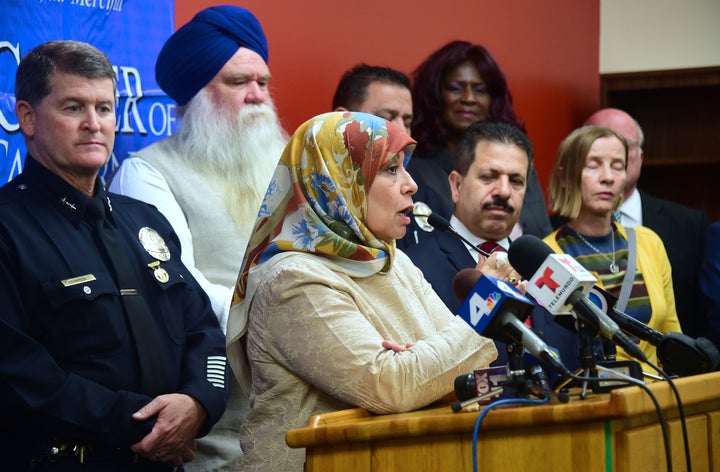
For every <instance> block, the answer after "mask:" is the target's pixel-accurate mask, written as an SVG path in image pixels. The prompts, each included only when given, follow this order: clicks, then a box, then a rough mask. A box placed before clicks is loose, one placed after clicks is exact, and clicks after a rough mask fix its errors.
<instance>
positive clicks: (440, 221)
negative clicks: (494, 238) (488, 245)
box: [427, 213, 490, 300]
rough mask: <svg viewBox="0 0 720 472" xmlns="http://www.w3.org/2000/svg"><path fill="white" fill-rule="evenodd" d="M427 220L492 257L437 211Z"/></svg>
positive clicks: (486, 255)
mask: <svg viewBox="0 0 720 472" xmlns="http://www.w3.org/2000/svg"><path fill="white" fill-rule="evenodd" d="M427 222H428V224H429V225H430V226H432V227H433V228H435V229H437V230H439V231H444V232H447V233H450V234H453V235H455V236H456V237H458V238H460V239H461V240H462V241H463V242H464V243H465V244H467V245H468V246H470V247H471V248H472V249H473V250H474V251H475V252H479V253H480V254H482V255H483V256H485V257H490V253H488V252H485V251H483V250H482V249H480V248H479V247H477V246H475V245H474V244H473V243H471V242H470V241H468V240H467V239H465V238H464V237H462V235H461V234H460V233H458V232H457V231H455V228H453V227H452V225H450V222H449V221H448V220H447V219H445V218H443V217H442V216H440V215H438V214H437V213H430V214H429V215H428V217H427ZM464 298H465V297H462V298H460V300H463V299H464Z"/></svg>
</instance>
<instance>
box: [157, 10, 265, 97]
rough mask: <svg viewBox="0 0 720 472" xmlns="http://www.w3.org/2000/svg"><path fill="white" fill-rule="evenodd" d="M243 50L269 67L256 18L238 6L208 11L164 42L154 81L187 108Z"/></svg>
mask: <svg viewBox="0 0 720 472" xmlns="http://www.w3.org/2000/svg"><path fill="white" fill-rule="evenodd" d="M241 47H244V48H247V49H250V50H251V51H254V52H256V53H257V54H258V55H259V56H260V57H262V58H263V60H264V61H265V63H266V64H267V62H268V45H267V39H266V38H265V33H264V32H263V30H262V26H260V22H259V21H258V19H257V18H255V15H253V14H252V13H251V12H250V11H249V10H247V9H245V8H241V7H235V6H218V7H210V8H206V9H205V10H202V11H201V12H199V13H198V14H197V15H195V16H194V17H193V19H192V20H190V22H189V23H187V24H186V25H184V26H183V27H182V28H180V29H179V30H177V31H176V32H175V34H173V35H172V36H170V38H169V39H168V40H167V41H166V42H165V45H163V47H162V50H161V51H160V55H159V56H158V59H157V62H156V63H155V79H156V80H157V83H158V85H160V88H162V89H163V90H164V91H165V93H167V94H168V95H169V96H170V98H172V99H173V100H175V102H177V104H178V105H185V104H186V103H188V102H189V101H190V100H191V99H192V98H193V97H194V96H195V95H196V94H197V93H198V92H199V91H200V90H201V89H202V88H203V87H205V86H206V85H207V84H208V83H209V82H210V81H211V80H212V78H213V77H215V76H216V75H217V73H218V72H220V69H222V68H223V66H224V65H225V63H226V62H227V61H228V60H229V59H230V58H231V57H232V56H233V54H235V53H236V52H237V50H238V49H240V48H241Z"/></svg>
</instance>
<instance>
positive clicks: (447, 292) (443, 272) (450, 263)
mask: <svg viewBox="0 0 720 472" xmlns="http://www.w3.org/2000/svg"><path fill="white" fill-rule="evenodd" d="M404 252H405V253H406V254H407V255H408V256H409V257H410V259H411V260H412V261H413V263H414V264H415V265H416V266H417V267H419V268H420V270H421V271H422V272H423V275H424V276H425V279H427V281H428V282H430V285H432V287H433V289H434V290H435V292H436V293H437V294H438V295H439V296H440V298H441V299H442V300H443V301H444V302H445V305H447V307H448V308H449V309H450V311H452V312H453V313H458V311H459V310H460V306H461V305H462V302H463V301H462V300H458V299H457V298H456V297H455V294H454V292H453V278H454V277H455V274H457V273H458V272H459V271H460V270H461V269H465V268H473V267H475V260H473V258H472V256H470V254H469V253H468V250H467V249H466V247H465V245H464V244H463V243H462V242H461V241H460V240H459V239H458V238H457V237H455V236H453V235H452V234H450V233H440V232H437V231H435V232H433V233H432V236H430V237H427V238H425V239H424V240H423V241H421V242H420V244H417V245H413V246H411V247H409V248H407V249H405V250H404ZM530 319H531V320H532V323H533V328H534V329H535V331H537V332H538V333H539V334H540V335H541V337H543V338H544V339H545V342H546V343H547V344H548V345H549V346H550V347H553V348H556V349H557V350H558V351H559V353H560V358H561V359H562V361H563V363H564V364H565V365H566V366H567V367H568V369H570V370H571V371H573V370H575V369H577V368H578V365H579V362H578V343H577V335H576V334H575V333H572V332H570V331H568V330H567V329H565V328H563V327H561V326H560V325H559V324H557V323H556V322H555V321H554V317H553V315H551V314H550V313H548V312H547V311H546V310H545V309H543V308H539V307H538V308H536V309H534V310H533V311H532V313H531V315H530ZM495 345H496V347H497V349H498V358H497V360H496V361H495V362H493V363H492V365H503V364H505V363H507V354H506V347H505V345H504V344H503V343H499V342H496V343H495Z"/></svg>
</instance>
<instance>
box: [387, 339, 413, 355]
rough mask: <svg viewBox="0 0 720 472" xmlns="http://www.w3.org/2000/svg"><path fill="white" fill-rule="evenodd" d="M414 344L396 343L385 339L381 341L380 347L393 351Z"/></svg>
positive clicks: (403, 349) (404, 348) (408, 347)
mask: <svg viewBox="0 0 720 472" xmlns="http://www.w3.org/2000/svg"><path fill="white" fill-rule="evenodd" d="M414 345H415V343H405V344H404V345H400V344H397V343H394V342H392V341H388V340H385V341H383V342H382V347H384V348H385V349H387V350H388V351H390V350H392V351H395V352H403V351H405V350H407V349H410V348H411V347H413V346H414Z"/></svg>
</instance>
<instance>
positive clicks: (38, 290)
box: [0, 156, 227, 470]
mask: <svg viewBox="0 0 720 472" xmlns="http://www.w3.org/2000/svg"><path fill="white" fill-rule="evenodd" d="M96 189H97V190H96V194H97V195H96V198H100V199H102V201H103V202H105V206H106V212H107V214H108V219H109V220H110V222H111V224H113V225H114V226H115V227H116V230H117V234H118V235H119V236H120V239H122V241H123V243H125V245H126V246H127V248H126V251H125V252H126V253H127V255H128V258H129V259H130V261H131V263H132V266H133V267H134V268H135V269H136V274H135V275H136V278H137V280H138V285H139V287H138V289H139V291H140V292H141V293H142V294H143V295H144V298H145V300H146V302H147V305H148V307H149V309H150V313H151V314H152V317H153V318H154V321H155V322H156V324H157V326H158V329H159V334H160V339H161V342H160V343H159V345H158V346H155V349H157V350H158V351H157V352H161V353H162V355H164V356H165V358H166V359H168V360H169V363H168V365H167V369H165V371H164V372H163V373H164V374H165V375H167V377H168V378H167V379H166V380H167V382H169V385H172V386H173V387H172V388H171V389H170V390H169V391H167V392H163V393H183V394H187V395H190V396H192V397H193V398H195V399H197V400H198V401H199V402H200V403H201V404H202V406H203V407H204V408H205V411H206V412H207V419H206V421H205V424H204V425H203V427H202V429H201V431H200V434H201V435H204V434H206V433H207V432H208V431H209V430H210V428H211V427H212V425H213V424H214V423H215V422H216V421H217V420H218V419H219V418H220V416H221V415H222V412H223V410H224V409H225V405H226V402H227V392H226V389H225V382H224V380H225V371H224V367H225V364H226V362H225V360H226V359H225V338H224V336H223V333H222V331H221V330H220V327H219V325H218V322H217V319H216V317H215V316H214V314H213V312H212V308H211V306H210V303H209V301H208V298H207V296H206V295H205V293H204V292H203V291H202V289H201V288H200V286H199V285H198V284H197V282H196V281H195V279H193V277H192V276H191V275H190V274H189V273H188V271H187V270H186V269H185V267H184V266H183V264H182V263H181V262H180V243H179V242H178V240H177V238H176V236H175V234H174V233H173V231H172V227H171V226H170V224H169V223H168V222H167V220H166V219H165V218H164V217H163V216H162V215H161V214H160V213H159V212H158V211H157V210H156V209H155V208H154V207H151V206H150V205H147V204H145V203H142V202H139V201H137V200H133V199H130V198H128V197H123V196H120V195H114V194H106V193H105V189H104V188H103V185H102V184H101V182H100V180H99V179H98V181H97V182H96ZM89 202H90V199H89V198H88V197H87V196H85V195H83V194H82V193H80V192H79V191H78V190H76V189H75V188H73V187H72V186H70V185H69V184H67V183H66V182H65V181H64V180H62V179H61V178H59V177H58V176H57V175H55V174H53V173H52V172H50V171H49V170H47V169H45V168H44V167H43V166H42V165H40V164H39V163H38V162H36V161H35V160H34V159H33V158H32V157H31V156H28V158H27V159H26V160H25V170H24V172H23V173H22V174H21V175H19V176H18V177H16V178H15V179H13V180H12V181H11V182H9V183H8V184H6V185H5V186H3V187H2V188H0V359H1V360H0V418H2V420H1V421H2V423H3V427H2V428H1V429H2V431H1V432H0V468H2V469H5V470H7V469H6V467H5V466H7V465H8V464H10V463H13V464H18V465H23V464H26V463H27V461H28V460H30V459H32V460H34V461H35V462H36V463H37V462H40V463H43V464H46V463H53V461H57V462H58V463H60V462H64V463H66V464H74V463H78V464H79V463H80V459H81V457H79V456H80V455H82V456H83V457H82V459H83V461H85V464H84V466H85V467H86V468H82V469H79V470H90V469H87V466H88V465H89V464H91V463H93V462H94V461H107V462H108V463H115V464H116V465H117V467H119V468H115V469H113V470H125V468H127V469H128V470H138V469H140V470H163V467H165V468H168V467H167V466H164V465H162V464H160V463H151V462H144V465H143V461H142V460H140V461H138V459H137V457H133V455H132V454H131V452H130V450H129V446H130V445H131V444H134V443H136V442H138V441H140V440H141V439H142V438H143V437H144V436H145V435H147V434H148V433H149V432H150V431H151V429H152V427H153V424H154V421H155V419H154V418H153V419H150V420H147V421H135V420H133V419H132V418H131V415H132V414H133V413H134V412H136V411H138V410H139V409H140V408H141V407H143V406H144V405H146V404H147V403H149V402H150V401H151V400H152V399H153V395H151V394H145V393H142V387H141V385H140V375H139V371H140V364H139V361H138V356H137V354H136V350H135V345H134V343H133V338H132V332H131V329H130V327H129V324H128V321H127V318H126V316H125V312H124V310H123V305H122V303H121V301H120V293H119V289H118V286H117V284H116V282H115V281H114V278H113V270H112V268H111V265H110V264H111V261H110V260H109V259H108V258H107V257H106V256H105V255H104V253H103V252H102V250H101V247H100V246H99V242H98V239H97V235H96V233H95V229H94V227H93V226H92V224H91V223H90V222H88V221H86V220H85V219H84V215H85V212H86V209H87V207H88V203H89ZM141 239H142V241H141ZM73 448H74V449H75V451H74V452H71V451H72V449H73ZM80 448H81V449H80ZM76 455H77V456H76ZM73 456H75V457H73ZM64 467H65V466H64ZM113 467H115V466H113ZM50 470H53V469H50ZM63 470H73V469H72V467H71V468H70V469H67V467H65V468H63ZM98 470H100V469H98ZM107 470H110V469H107Z"/></svg>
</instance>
